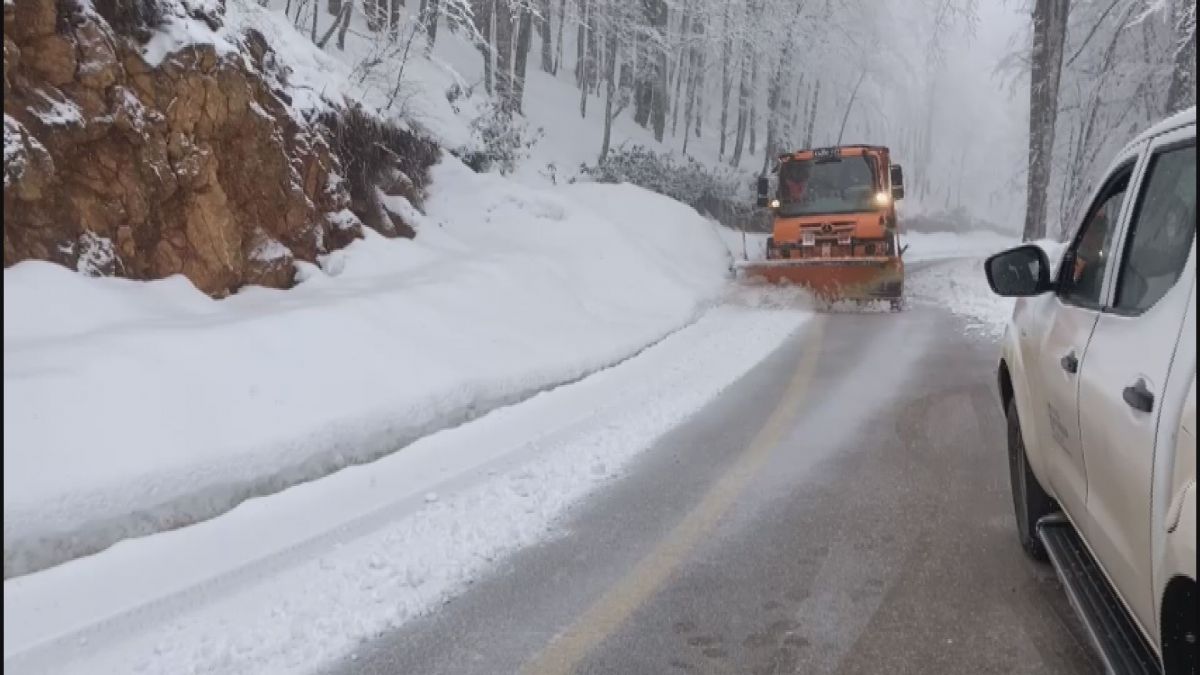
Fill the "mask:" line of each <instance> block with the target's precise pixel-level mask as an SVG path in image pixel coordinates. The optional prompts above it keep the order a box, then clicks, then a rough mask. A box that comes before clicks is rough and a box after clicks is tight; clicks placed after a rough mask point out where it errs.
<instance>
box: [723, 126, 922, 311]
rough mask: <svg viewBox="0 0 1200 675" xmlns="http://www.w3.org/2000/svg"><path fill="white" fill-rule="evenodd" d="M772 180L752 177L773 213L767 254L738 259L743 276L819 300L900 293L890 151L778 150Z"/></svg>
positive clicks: (896, 191) (898, 191) (895, 171)
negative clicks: (795, 288)
mask: <svg viewBox="0 0 1200 675" xmlns="http://www.w3.org/2000/svg"><path fill="white" fill-rule="evenodd" d="M778 159H779V162H778V164H777V165H776V167H775V169H774V170H773V172H772V173H774V174H775V175H776V176H777V177H778V178H777V180H776V189H775V194H774V196H773V197H772V196H771V194H770V186H771V181H770V179H769V178H768V177H766V176H763V177H761V178H759V180H758V206H759V207H765V208H769V209H770V211H771V220H772V233H771V236H770V237H769V238H768V239H767V246H766V258H765V259H764V260H748V261H743V262H741V263H739V264H738V268H739V274H740V276H742V277H744V278H764V279H766V280H767V281H768V282H770V283H790V284H795V285H798V286H801V287H804V288H805V289H807V290H808V291H809V292H811V293H812V294H813V295H814V296H816V297H817V298H819V299H820V300H823V301H825V302H837V301H842V300H850V301H858V302H864V301H886V302H889V303H890V307H891V309H892V310H893V311H896V310H899V309H901V307H902V304H903V297H904V262H903V261H902V260H901V255H902V254H903V253H904V248H901V246H900V235H899V227H898V223H897V220H896V200H898V199H902V198H903V197H904V174H903V171H902V170H901V168H900V166H898V165H893V164H891V161H890V155H889V152H888V149H887V148H886V147H883V146H874V145H844V146H839V147H833V148H817V149H812V150H800V151H797V152H794V153H791V154H787V155H780V156H779V158H778Z"/></svg>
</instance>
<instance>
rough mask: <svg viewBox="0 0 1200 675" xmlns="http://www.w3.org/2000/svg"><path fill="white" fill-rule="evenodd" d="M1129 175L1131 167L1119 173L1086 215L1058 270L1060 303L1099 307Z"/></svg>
mask: <svg viewBox="0 0 1200 675" xmlns="http://www.w3.org/2000/svg"><path fill="white" fill-rule="evenodd" d="M1132 173H1133V167H1132V166H1127V167H1123V168H1121V169H1119V170H1118V171H1117V173H1116V174H1115V175H1114V177H1113V178H1112V179H1111V180H1110V181H1109V182H1108V185H1107V186H1105V189H1104V190H1103V191H1102V192H1101V193H1100V196H1099V197H1098V198H1097V199H1096V202H1095V203H1094V204H1093V205H1092V208H1091V209H1090V210H1089V211H1088V217H1087V220H1086V221H1084V225H1083V227H1082V228H1080V230H1079V234H1078V235H1077V236H1076V238H1075V242H1074V244H1072V246H1071V248H1070V249H1068V251H1067V254H1066V256H1065V257H1064V258H1063V264H1062V268H1061V269H1059V280H1058V288H1059V295H1060V296H1061V297H1062V298H1063V300H1065V301H1067V302H1069V303H1071V304H1075V305H1082V306H1084V307H1098V306H1099V305H1100V290H1101V287H1102V286H1103V283H1104V270H1105V268H1106V267H1107V265H1108V259H1109V257H1110V256H1111V251H1112V244H1113V235H1114V233H1115V232H1116V227H1117V220H1118V219H1119V218H1120V216H1121V205H1122V204H1123V203H1124V201H1125V192H1126V190H1127V189H1128V188H1129V178H1130V176H1131V175H1132Z"/></svg>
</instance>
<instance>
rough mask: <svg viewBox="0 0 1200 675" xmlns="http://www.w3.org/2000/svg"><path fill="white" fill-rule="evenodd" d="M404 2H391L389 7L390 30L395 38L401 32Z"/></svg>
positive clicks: (392, 0)
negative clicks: (401, 6) (401, 13)
mask: <svg viewBox="0 0 1200 675" xmlns="http://www.w3.org/2000/svg"><path fill="white" fill-rule="evenodd" d="M403 4H404V2H403V1H402V0H391V3H390V5H389V7H388V30H390V31H391V32H392V36H393V37H395V36H396V35H397V34H399V32H400V5H403Z"/></svg>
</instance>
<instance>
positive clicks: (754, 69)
mask: <svg viewBox="0 0 1200 675" xmlns="http://www.w3.org/2000/svg"><path fill="white" fill-rule="evenodd" d="M750 92H751V94H750V121H749V125H750V155H751V156H753V155H754V149H755V148H756V147H757V146H758V100H757V96H756V95H755V94H757V92H758V53H757V52H755V53H754V54H752V55H751V56H750Z"/></svg>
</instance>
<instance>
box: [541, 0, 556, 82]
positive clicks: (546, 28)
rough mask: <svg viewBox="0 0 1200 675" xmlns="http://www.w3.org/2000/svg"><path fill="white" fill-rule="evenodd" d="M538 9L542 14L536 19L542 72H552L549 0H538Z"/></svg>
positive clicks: (552, 45) (552, 46)
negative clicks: (540, 47) (540, 43)
mask: <svg viewBox="0 0 1200 675" xmlns="http://www.w3.org/2000/svg"><path fill="white" fill-rule="evenodd" d="M538 11H539V12H541V14H542V16H541V17H540V18H539V19H538V37H540V38H541V40H542V72H545V73H553V72H554V40H553V33H551V31H550V20H551V19H552V18H553V14H552V13H551V10H550V0H539V2H538Z"/></svg>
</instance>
